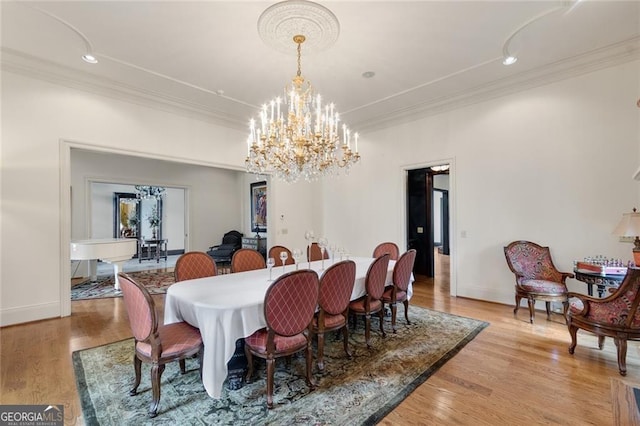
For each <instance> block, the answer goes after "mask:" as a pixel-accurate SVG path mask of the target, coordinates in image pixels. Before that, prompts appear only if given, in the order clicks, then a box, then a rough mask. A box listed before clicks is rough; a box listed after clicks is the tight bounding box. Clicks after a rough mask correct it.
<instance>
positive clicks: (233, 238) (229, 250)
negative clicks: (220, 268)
mask: <svg viewBox="0 0 640 426" xmlns="http://www.w3.org/2000/svg"><path fill="white" fill-rule="evenodd" d="M242 235H243V234H242V233H240V232H238V231H229V232H227V233H226V234H224V236H223V237H222V244H219V245H217V246H211V247H209V251H208V252H207V254H208V255H209V256H211V257H212V258H213V260H215V262H216V263H227V264H228V263H229V262H231V258H232V257H233V253H235V252H236V250H238V249H240V247H242Z"/></svg>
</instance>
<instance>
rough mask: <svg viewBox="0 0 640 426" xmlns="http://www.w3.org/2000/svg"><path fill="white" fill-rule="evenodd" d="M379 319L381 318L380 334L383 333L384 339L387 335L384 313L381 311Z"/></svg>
mask: <svg viewBox="0 0 640 426" xmlns="http://www.w3.org/2000/svg"><path fill="white" fill-rule="evenodd" d="M378 318H380V333H382V337H383V338H385V337H387V334H386V333H385V332H384V311H383V310H382V309H380V310H379V311H378Z"/></svg>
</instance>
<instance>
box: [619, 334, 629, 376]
mask: <svg viewBox="0 0 640 426" xmlns="http://www.w3.org/2000/svg"><path fill="white" fill-rule="evenodd" d="M616 341H617V345H616V346H617V347H618V369H619V370H620V375H621V376H626V375H627V339H625V338H619V339H616Z"/></svg>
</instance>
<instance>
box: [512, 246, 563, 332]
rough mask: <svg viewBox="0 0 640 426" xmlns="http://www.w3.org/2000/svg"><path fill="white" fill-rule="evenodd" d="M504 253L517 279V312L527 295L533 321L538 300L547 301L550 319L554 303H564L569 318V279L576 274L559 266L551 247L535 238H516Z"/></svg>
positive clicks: (515, 313) (530, 317) (516, 312)
mask: <svg viewBox="0 0 640 426" xmlns="http://www.w3.org/2000/svg"><path fill="white" fill-rule="evenodd" d="M504 255H505V257H506V259H507V264H508V265H509V269H511V272H513V273H514V274H515V279H516V287H515V289H516V307H515V309H514V310H513V314H514V315H517V314H518V309H519V308H520V300H522V299H523V298H526V299H527V302H528V305H529V322H531V324H533V319H534V316H535V312H534V311H535V303H536V300H541V301H544V302H545V306H546V309H547V319H549V318H550V317H551V302H561V303H562V305H563V307H564V309H563V313H564V317H565V320H566V316H567V309H568V307H569V304H568V301H567V292H568V291H567V285H566V280H567V278H573V277H574V275H573V274H572V273H569V272H560V271H558V270H557V269H556V267H555V265H554V264H553V261H552V260H551V253H550V251H549V247H542V246H540V245H538V244H536V243H532V242H531V241H514V242H512V243H510V244H509V245H508V246H506V247H505V248H504Z"/></svg>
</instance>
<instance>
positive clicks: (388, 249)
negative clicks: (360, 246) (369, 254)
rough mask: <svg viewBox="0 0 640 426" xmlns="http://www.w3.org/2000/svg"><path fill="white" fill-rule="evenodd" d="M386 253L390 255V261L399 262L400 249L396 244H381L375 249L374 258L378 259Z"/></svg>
mask: <svg viewBox="0 0 640 426" xmlns="http://www.w3.org/2000/svg"><path fill="white" fill-rule="evenodd" d="M385 253H389V260H398V256H400V249H398V246H397V244H396V243H392V242H389V241H388V242H384V243H380V244H378V245H377V246H376V248H375V249H373V257H375V258H378V257H380V256H382V255H383V254H385Z"/></svg>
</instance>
